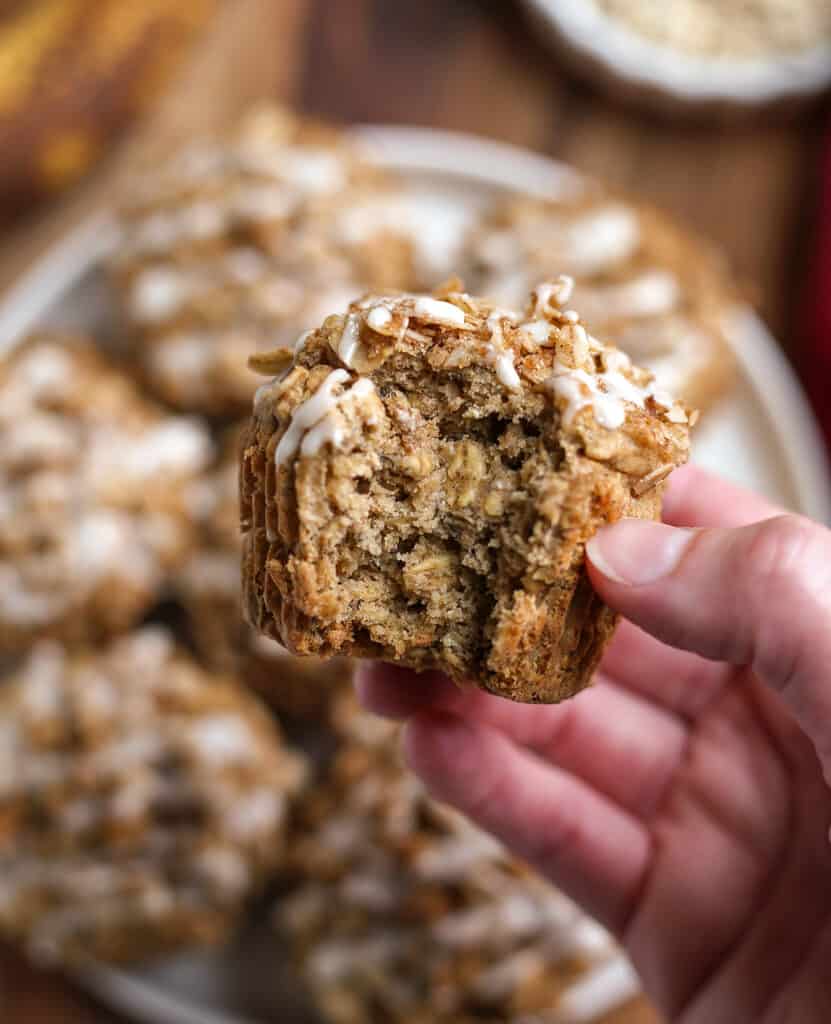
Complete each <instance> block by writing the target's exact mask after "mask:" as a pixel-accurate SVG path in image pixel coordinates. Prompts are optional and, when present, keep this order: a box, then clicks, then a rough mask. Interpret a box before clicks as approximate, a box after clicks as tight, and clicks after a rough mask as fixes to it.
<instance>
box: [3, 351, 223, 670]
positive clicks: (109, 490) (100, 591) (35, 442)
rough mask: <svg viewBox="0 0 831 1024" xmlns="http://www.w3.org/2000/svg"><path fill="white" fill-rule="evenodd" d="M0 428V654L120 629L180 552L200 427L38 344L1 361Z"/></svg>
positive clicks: (186, 537)
mask: <svg viewBox="0 0 831 1024" xmlns="http://www.w3.org/2000/svg"><path fill="white" fill-rule="evenodd" d="M0 431H2V436H3V443H2V445H0V652H6V653H8V652H9V651H14V650H19V649H21V648H23V647H25V646H27V645H28V644H29V643H30V642H31V641H32V640H34V639H42V638H44V637H47V636H49V637H58V638H62V639H67V640H73V641H76V640H81V641H83V640H87V639H97V638H99V637H101V636H103V635H106V634H109V633H112V632H116V631H118V630H121V629H125V628H127V627H129V626H130V625H131V624H133V623H134V622H135V621H136V620H137V619H138V618H140V617H141V615H142V614H143V613H144V611H145V610H146V609H147V608H148V606H149V605H150V604H152V603H153V602H154V601H155V600H156V599H157V598H158V596H159V592H160V588H161V587H162V585H163V583H164V581H165V579H166V576H167V574H168V573H169V572H171V571H173V570H174V569H175V568H176V567H177V566H179V565H181V563H182V562H183V560H184V558H185V557H186V556H187V553H188V550H189V549H190V546H191V543H192V539H191V534H192V532H193V519H192V514H191V507H190V498H189V488H190V486H191V485H192V484H193V482H194V480H195V479H196V477H197V475H198V473H199V471H200V470H201V469H202V468H203V467H204V466H205V465H206V464H207V463H208V462H209V460H210V458H211V442H210V439H209V437H208V434H207V433H206V431H205V429H204V427H203V426H202V425H200V424H199V423H197V422H195V421H193V420H190V419H183V418H181V417H172V416H169V415H166V414H165V413H163V412H162V410H160V409H159V408H157V407H156V406H155V405H153V404H151V403H148V402H147V401H146V400H145V399H144V398H143V397H142V396H141V395H140V394H139V392H138V390H137V389H136V387H135V385H134V384H133V383H132V382H131V381H130V379H129V378H128V377H126V376H125V375H124V374H122V373H121V372H120V371H118V370H117V369H115V368H114V367H113V366H111V365H110V364H109V363H107V362H106V361H105V360H104V359H103V358H102V357H101V356H100V355H98V354H97V353H96V352H95V350H94V349H93V347H92V346H91V345H90V344H88V343H86V342H85V341H83V340H82V339H78V338H71V337H64V336H59V335H44V336H40V337H36V338H32V339H31V340H29V341H28V342H26V343H25V344H23V345H22V346H21V347H20V348H18V349H17V350H15V351H14V352H13V353H11V354H10V355H9V356H7V357H6V358H5V359H3V360H2V361H0Z"/></svg>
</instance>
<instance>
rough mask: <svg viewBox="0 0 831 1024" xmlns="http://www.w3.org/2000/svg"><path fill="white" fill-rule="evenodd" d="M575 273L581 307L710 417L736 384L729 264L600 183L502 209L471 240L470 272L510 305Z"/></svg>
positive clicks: (503, 204)
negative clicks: (728, 323)
mask: <svg viewBox="0 0 831 1024" xmlns="http://www.w3.org/2000/svg"><path fill="white" fill-rule="evenodd" d="M561 272H564V273H566V274H570V275H571V276H572V277H573V278H574V281H575V290H574V302H575V305H576V306H577V307H578V308H579V310H580V313H581V316H583V317H584V318H585V319H586V321H587V322H588V323H590V324H591V326H592V329H593V330H594V331H595V333H597V334H600V335H601V336H602V337H603V338H606V339H608V340H611V341H613V342H614V343H615V344H616V345H618V346H619V347H620V348H622V349H623V350H624V352H626V353H627V355H629V356H630V357H631V358H632V359H633V360H634V361H635V362H636V363H637V364H638V365H639V366H643V367H645V368H646V369H648V370H651V371H652V372H653V373H654V374H655V378H656V380H657V382H658V385H659V386H660V387H662V388H665V389H666V390H668V391H670V392H671V393H672V394H673V395H677V396H678V397H679V398H680V399H683V400H684V401H685V402H687V403H688V404H689V405H691V406H692V407H693V408H696V409H699V410H704V409H706V408H707V407H708V406H710V405H711V404H712V403H713V402H714V401H715V400H716V399H717V398H719V397H720V396H721V395H722V394H724V392H725V391H726V390H727V388H728V387H729V385H730V382H731V379H732V376H733V359H732V356H731V354H730V350H729V347H728V344H727V341H726V338H725V334H724V331H725V318H726V316H727V314H728V312H729V311H730V309H731V308H732V307H733V305H734V304H735V297H734V294H733V292H732V289H731V287H730V285H729V283H728V274H727V271H726V268H725V266H724V265H723V260H722V259H720V258H719V256H718V255H717V254H716V253H715V252H714V250H713V249H712V248H711V247H710V246H708V245H706V244H705V243H703V242H702V241H700V240H698V239H696V238H694V237H693V236H691V235H690V234H689V233H688V232H683V231H681V230H680V229H679V228H678V227H676V226H675V225H674V224H673V223H672V222H671V221H670V220H669V219H668V218H666V217H664V216H663V215H661V214H660V213H658V212H657V211H655V210H652V209H649V208H647V207H644V206H642V205H639V204H636V203H633V202H631V201H628V200H626V199H623V198H621V197H619V196H617V195H614V194H610V193H609V192H608V191H607V190H606V189H604V188H603V187H602V186H600V185H598V184H597V183H595V182H591V181H588V180H587V181H586V182H585V184H584V186H583V188H582V189H578V190H575V191H569V192H567V193H564V194H563V195H562V196H560V197H559V198H556V199H554V198H552V199H549V200H538V199H510V200H503V201H500V202H498V203H497V204H496V205H495V206H494V207H493V208H492V209H490V210H488V211H487V212H486V214H485V216H484V217H483V218H482V220H481V222H480V223H479V224H478V225H476V226H475V227H474V228H473V229H472V231H471V233H470V236H469V238H468V241H467V255H466V263H465V273H466V274H467V275H469V276H470V278H471V280H472V281H473V282H474V284H475V287H476V290H477V291H478V292H480V293H481V294H483V295H487V296H488V297H489V298H491V299H493V300H494V301H495V302H498V303H500V304H502V305H506V306H508V307H512V306H514V305H515V304H521V303H522V302H524V300H525V296H526V295H527V293H528V291H529V289H530V288H532V287H533V286H534V285H535V284H536V282H537V281H540V280H544V279H545V278H547V277H549V276H550V275H551V274H552V273H561Z"/></svg>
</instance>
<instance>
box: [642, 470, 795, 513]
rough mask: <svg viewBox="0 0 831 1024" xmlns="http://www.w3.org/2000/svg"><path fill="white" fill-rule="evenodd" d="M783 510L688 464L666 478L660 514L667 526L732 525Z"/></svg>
mask: <svg viewBox="0 0 831 1024" xmlns="http://www.w3.org/2000/svg"><path fill="white" fill-rule="evenodd" d="M785 512H786V510H785V509H782V508H779V507H777V506H776V505H774V504H773V503H772V502H770V501H768V500H767V499H766V498H763V497H762V496H761V495H759V494H754V493H753V492H752V491H748V490H745V488H744V487H739V486H738V485H737V484H733V483H730V482H729V481H728V480H724V479H722V477H720V476H717V475H716V474H715V473H710V472H708V471H707V470H706V469H701V467H700V466H693V465H688V466H682V467H681V468H680V469H676V470H675V472H674V473H673V474H672V476H671V477H670V478H669V486H668V487H667V492H666V495H665V497H664V509H663V516H662V517H663V520H664V522H665V523H668V524H669V525H670V526H702V527H707V526H719V527H734V526H748V525H749V524H750V523H758V522H759V520H761V519H772V518H773V517H774V516H781V515H784V514H785Z"/></svg>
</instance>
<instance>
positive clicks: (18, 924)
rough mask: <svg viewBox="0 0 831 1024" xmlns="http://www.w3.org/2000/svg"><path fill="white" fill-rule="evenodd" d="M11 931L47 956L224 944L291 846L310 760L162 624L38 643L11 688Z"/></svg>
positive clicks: (4, 848) (0, 786)
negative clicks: (96, 640) (294, 806)
mask: <svg viewBox="0 0 831 1024" xmlns="http://www.w3.org/2000/svg"><path fill="white" fill-rule="evenodd" d="M0 763H2V772H0V780H2V781H0V806H2V822H3V828H2V832H0V933H2V934H3V935H4V936H5V937H6V938H7V939H9V940H10V941H13V942H15V943H19V944H20V945H22V946H23V947H24V948H25V949H26V950H27V952H28V953H29V954H30V955H32V956H33V957H35V958H37V959H40V960H46V961H47V962H59V963H67V962H69V963H75V962H78V961H80V960H87V959H90V958H92V959H103V960H107V961H127V960H137V959H141V958H143V957H145V956H148V955H153V956H155V955H158V954H161V953H163V952H165V951H169V950H171V949H174V948H178V947H181V946H186V945H190V944H193V943H204V942H214V941H217V940H218V939H221V938H223V937H224V936H226V935H227V934H228V933H229V932H230V930H231V929H232V928H233V926H234V925H235V923H236V922H237V920H238V918H239V916H240V913H241V911H242V909H243V907H244V905H245V904H246V902H247V900H248V898H249V896H251V895H252V894H253V893H255V892H256V891H258V889H259V888H260V886H261V884H262V882H263V881H264V880H265V879H266V878H267V877H268V876H269V875H270V873H271V872H272V871H273V869H274V867H275V866H276V864H277V863H278V861H279V860H280V858H281V855H282V837H283V826H284V819H285V814H286V808H287V801H288V799H289V797H290V796H291V794H292V793H294V792H295V791H296V790H297V789H298V787H299V785H300V783H301V781H302V778H303V771H304V766H303V762H302V760H301V759H299V758H298V757H297V756H296V755H295V754H292V753H289V752H288V751H287V750H286V749H285V748H284V747H283V746H282V744H281V740H280V737H279V735H278V733H277V730H276V727H275V725H274V723H273V721H272V719H271V718H270V716H268V715H267V714H266V713H265V712H264V711H263V710H262V709H261V708H260V707H259V705H258V704H257V702H256V701H255V699H254V698H253V697H251V696H249V695H247V694H246V693H245V692H244V691H242V690H240V688H239V687H237V686H236V685H235V684H233V683H232V682H230V681H228V680H226V679H223V678H221V677H216V676H211V675H208V674H206V673H205V672H203V671H202V670H200V669H199V668H198V667H197V665H196V664H195V663H194V662H193V661H191V660H190V659H189V658H188V657H187V656H185V655H184V654H182V653H180V652H177V651H176V650H175V648H174V646H173V643H172V641H171V638H170V636H169V635H168V634H166V633H165V632H164V631H163V630H160V629H155V628H145V629H142V630H139V631H138V632H135V633H131V634H128V635H126V636H124V637H121V638H120V639H119V640H118V641H116V642H115V643H113V645H112V646H111V647H109V648H107V649H105V650H101V651H95V652H93V651H91V650H88V651H83V652H76V653H68V652H67V651H66V650H65V649H64V648H62V647H61V646H59V645H57V644H53V643H50V642H44V643H41V644H38V645H36V646H35V647H34V649H33V650H32V652H31V653H30V655H29V656H28V658H27V659H26V661H25V663H24V664H23V665H22V666H21V668H20V669H19V671H18V672H17V673H16V674H15V675H14V677H13V678H12V679H11V680H10V681H9V682H8V683H7V684H6V685H5V686H4V687H3V689H2V691H0Z"/></svg>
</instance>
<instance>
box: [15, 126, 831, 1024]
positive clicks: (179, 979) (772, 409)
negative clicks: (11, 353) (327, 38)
mask: <svg viewBox="0 0 831 1024" xmlns="http://www.w3.org/2000/svg"><path fill="white" fill-rule="evenodd" d="M357 131H358V135H359V137H360V139H361V140H362V142H363V144H364V145H365V147H366V149H367V151H368V153H369V155H370V156H371V158H372V159H373V160H374V161H375V162H376V163H378V164H379V165H382V166H384V167H387V168H389V169H391V170H393V171H395V172H397V173H398V174H399V175H400V176H401V177H402V178H403V179H404V180H406V181H407V182H408V183H409V185H410V187H411V194H412V203H413V206H414V209H415V210H417V216H416V217H414V218H413V219H418V218H419V217H424V216H431V217H433V218H436V219H437V221H440V222H441V223H442V224H443V225H444V230H443V231H442V232H439V235H440V236H442V237H443V240H442V242H441V244H442V245H443V246H444V247H445V250H446V251H445V254H444V255H445V259H446V261H447V262H448V269H451V267H450V264H452V261H453V247H452V244H451V242H452V237H453V236H457V235H458V233H459V231H460V230H461V228H462V227H463V225H464V223H465V221H466V220H467V219H468V218H469V217H470V216H471V215H472V213H473V212H474V211H475V210H476V209H477V208H478V206H479V205H480V204H481V203H482V202H483V201H484V200H485V199H486V198H487V197H488V196H489V195H493V194H494V193H495V192H499V191H503V190H514V191H522V192H526V193H532V194H535V195H546V194H550V193H551V192H552V191H553V192H563V191H564V190H569V191H570V190H574V189H578V190H579V188H580V183H581V179H580V177H579V176H578V175H577V174H576V173H575V172H573V171H571V170H570V169H568V168H566V167H564V166H562V165H560V164H557V163H555V162H553V161H550V160H547V159H544V158H542V157H539V156H536V155H534V154H532V153H529V152H526V151H525V150H521V149H517V148H515V147H512V146H507V145H502V144H499V143H493V142H488V141H485V140H482V139H476V138H471V137H466V136H462V135H453V134H447V133H439V132H433V131H430V130H424V129H414V128H374V127H373V128H361V129H358V130H357ZM113 237H114V230H113V227H112V224H111V222H110V220H109V219H108V218H106V217H101V218H99V219H97V220H95V221H92V222H88V223H86V224H85V225H83V226H82V227H81V228H79V229H78V230H76V231H75V232H74V233H73V234H72V235H70V236H69V237H67V238H66V239H65V240H64V241H63V242H62V243H60V244H59V245H57V246H56V247H54V248H53V249H52V250H51V252H50V253H49V254H48V255H47V256H46V258H45V259H43V260H42V261H41V262H40V263H39V264H38V265H37V266H36V267H35V268H34V270H33V271H31V273H29V274H28V275H27V276H26V277H25V278H24V279H23V280H22V281H21V282H20V283H19V284H18V286H17V287H16V288H15V289H14V290H13V291H12V292H10V293H9V294H8V295H7V296H6V298H5V299H4V300H3V301H2V302H0V351H2V350H3V349H4V348H7V347H9V346H11V345H13V344H14V343H15V342H16V341H17V340H18V339H19V338H20V336H21V334H23V333H24V332H26V331H28V330H30V329H32V328H33V327H38V326H42V325H45V324H50V323H53V324H57V323H60V324H66V323H69V324H71V325H76V326H79V327H92V328H97V329H99V330H105V331H106V330H107V325H108V322H109V321H110V320H111V314H112V311H111V309H110V308H109V307H108V302H107V294H106V290H105V289H103V288H102V281H101V274H100V272H99V271H98V269H97V268H98V267H99V265H100V262H101V260H102V258H103V257H104V255H105V254H106V253H107V251H108V249H109V248H110V246H111V245H112V241H113ZM729 335H730V341H731V344H732V347H733V349H734V351H735V354H736V358H737V362H738V364H739V380H738V382H737V385H736V389H735V392H734V393H733V395H732V396H731V397H730V398H729V400H727V401H725V402H723V403H722V404H721V405H720V406H719V407H718V408H716V409H715V410H713V411H712V412H711V413H710V414H708V416H707V419H706V422H705V424H704V425H703V427H702V429H701V430H700V431H699V432H698V436H697V438H696V443H695V450H694V458H695V460H696V461H697V462H700V463H703V464H705V465H707V466H709V467H711V468H714V469H717V470H718V471H719V472H721V473H722V474H723V475H724V476H727V477H730V478H731V479H733V480H735V481H737V482H739V483H742V484H745V485H747V486H750V487H753V488H755V489H757V490H759V491H761V492H762V493H764V494H766V495H767V496H768V497H770V498H771V499H772V500H774V501H776V502H778V503H779V504H782V505H784V506H786V507H788V508H791V509H794V510H796V511H799V512H802V513H804V514H806V515H810V516H812V517H813V518H815V519H818V520H820V521H823V522H831V482H829V476H828V470H827V466H826V462H825V455H824V448H823V445H822V442H821V440H820V435H819V432H818V430H817V428H816V425H815V423H814V421H813V419H812V416H811V414H810V412H809V411H808V404H807V400H806V398H805V396H804V395H803V393H802V391H801V389H800V387H799V385H798V383H797V381H796V378H795V377H794V375H793V373H792V371H791V369H790V367H789V366H788V363H787V362H786V360H785V358H784V356H783V355H782V354H781V352H780V350H779V348H778V346H777V345H776V343H775V342H774V340H773V339H772V338H771V336H770V334H769V333H768V332H767V330H766V329H765V327H764V326H763V325H762V323H761V322H760V321H759V320H758V318H757V317H755V316H754V314H752V313H751V312H750V311H749V310H747V309H737V310H736V311H734V313H733V314H732V315H731V317H730V331H729ZM282 959H284V957H283V954H282V951H281V950H280V948H279V944H278V942H277V940H275V939H274V937H273V936H271V935H270V932H269V930H268V928H267V927H262V926H257V927H251V928H249V929H248V930H247V932H246V933H245V934H244V935H243V936H241V937H240V940H239V941H238V942H237V943H236V944H235V945H234V946H233V947H232V948H230V949H227V950H218V951H209V952H194V953H189V954H183V955H180V956H176V957H171V958H169V959H167V960H165V961H163V962H161V963H158V964H155V965H152V966H148V967H146V968H144V969H142V970H135V971H126V970H115V969H110V968H105V967H101V968H95V969H90V970H87V971H85V972H84V973H83V975H82V981H83V983H84V984H85V985H86V986H87V987H88V988H89V989H90V990H91V991H93V992H94V993H95V994H96V995H98V996H99V997H100V998H101V999H103V1000H104V1001H105V1002H106V1003H108V1004H110V1005H111V1006H112V1007H113V1008H116V1009H118V1010H120V1011H122V1012H125V1013H128V1014H130V1015H131V1016H133V1017H134V1018H136V1019H139V1020H143V1021H147V1022H148V1024H263V1022H265V1021H273V1020H280V1021H281V1022H287V1021H289V1020H291V1021H299V1020H308V1019H309V1018H308V1015H307V1014H306V1013H305V1011H304V1009H303V1004H302V1001H301V1000H300V999H299V997H298V994H297V993H296V992H295V991H294V989H293V987H292V985H291V981H290V979H288V977H287V976H286V975H284V974H283V973H281V971H280V969H279V966H280V963H281V961H282ZM631 992H632V978H631V976H630V977H626V978H621V979H619V988H618V990H617V994H618V996H619V997H620V998H619V1001H625V999H626V998H627V997H628V995H630V994H631ZM289 1004H291V1005H289Z"/></svg>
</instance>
